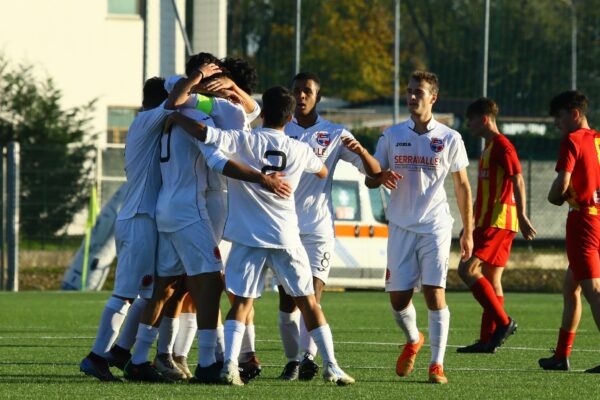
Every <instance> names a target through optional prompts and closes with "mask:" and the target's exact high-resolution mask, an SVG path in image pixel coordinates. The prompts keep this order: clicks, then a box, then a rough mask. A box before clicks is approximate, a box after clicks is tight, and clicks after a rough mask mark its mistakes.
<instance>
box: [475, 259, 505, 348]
mask: <svg viewBox="0 0 600 400" xmlns="http://www.w3.org/2000/svg"><path fill="white" fill-rule="evenodd" d="M481 272H483V276H485V278H486V279H487V280H488V281H489V282H490V283H491V284H492V287H493V288H494V293H495V294H496V298H497V299H498V302H499V303H500V305H501V306H502V307H504V289H503V288H502V273H503V272H504V267H498V266H495V265H491V264H488V263H485V262H484V263H483V267H482V270H481ZM495 330H496V321H495V320H494V316H493V315H492V313H490V312H488V311H486V310H484V311H483V314H482V316H481V331H480V338H479V341H480V342H482V343H489V342H490V341H491V339H492V335H493V334H494V331H495Z"/></svg>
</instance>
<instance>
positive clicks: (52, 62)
mask: <svg viewBox="0 0 600 400" xmlns="http://www.w3.org/2000/svg"><path fill="white" fill-rule="evenodd" d="M174 5H175V6H176V7H177V10H178V13H179V16H180V18H181V21H182V24H183V25H184V26H185V30H186V32H187V34H188V36H189V38H190V42H191V47H192V52H193V53H197V52H199V51H206V52H211V53H213V54H215V55H216V56H218V57H224V56H225V55H226V54H225V53H226V22H227V0H191V1H190V0H188V1H186V0H175V1H172V0H51V1H48V0H18V1H14V0H0V10H1V12H0V52H1V53H3V55H4V57H5V58H6V59H7V60H9V61H10V63H11V64H13V65H16V64H28V65H31V66H33V67H34V71H35V73H36V74H37V75H38V77H39V78H42V79H43V78H46V77H51V78H52V79H53V80H54V82H55V84H56V86H57V87H58V88H59V89H61V90H62V93H63V105H64V107H66V108H69V107H74V106H79V105H82V104H85V103H87V102H89V101H90V100H92V99H97V102H96V110H95V113H94V115H93V121H92V124H93V125H92V126H93V130H94V131H95V132H96V133H99V140H98V147H99V149H100V151H99V155H100V156H99V158H100V160H99V161H100V162H99V164H98V165H101V166H102V168H100V169H101V170H99V171H98V176H99V177H100V185H99V191H100V193H101V196H102V199H103V200H107V199H108V198H109V197H110V195H111V194H112V193H113V192H114V190H116V188H118V187H119V186H120V184H121V183H122V182H123V180H124V178H123V156H122V154H123V145H122V143H123V140H124V137H125V133H126V132H127V128H128V126H129V124H130V123H131V121H132V119H133V117H134V116H135V113H136V112H137V110H138V109H139V107H140V105H141V102H142V84H143V82H144V80H145V79H146V78H149V77H152V76H168V75H172V74H175V73H183V72H184V67H185V60H186V46H185V42H184V39H183V34H182V33H181V30H180V26H179V25H178V23H177V18H176V14H175V7H174ZM186 5H187V9H186Z"/></svg>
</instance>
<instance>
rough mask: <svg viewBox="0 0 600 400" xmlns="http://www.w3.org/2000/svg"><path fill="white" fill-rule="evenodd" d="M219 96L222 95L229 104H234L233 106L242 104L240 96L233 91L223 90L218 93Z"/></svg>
mask: <svg viewBox="0 0 600 400" xmlns="http://www.w3.org/2000/svg"><path fill="white" fill-rule="evenodd" d="M218 94H220V95H222V96H223V97H224V98H226V99H227V100H229V101H230V102H232V103H234V104H243V100H242V98H241V97H240V96H238V95H237V93H236V92H234V91H233V90H229V89H223V90H221V91H219V93H218Z"/></svg>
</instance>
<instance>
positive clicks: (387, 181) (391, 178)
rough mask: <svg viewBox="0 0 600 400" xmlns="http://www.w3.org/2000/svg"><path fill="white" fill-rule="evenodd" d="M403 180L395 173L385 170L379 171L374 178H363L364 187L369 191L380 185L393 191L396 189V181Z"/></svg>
mask: <svg viewBox="0 0 600 400" xmlns="http://www.w3.org/2000/svg"><path fill="white" fill-rule="evenodd" d="M402 178H403V176H402V175H400V174H399V173H397V172H396V171H391V170H389V169H388V170H385V171H381V172H380V173H378V174H375V175H374V176H366V177H365V185H366V186H367V187H368V188H369V189H374V188H377V187H379V186H381V185H383V186H385V187H386V188H388V189H390V190H394V189H397V188H398V181H399V180H401V179H402Z"/></svg>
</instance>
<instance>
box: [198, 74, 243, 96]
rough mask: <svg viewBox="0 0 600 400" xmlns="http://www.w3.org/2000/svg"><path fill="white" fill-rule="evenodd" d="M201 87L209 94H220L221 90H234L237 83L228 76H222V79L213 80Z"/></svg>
mask: <svg viewBox="0 0 600 400" xmlns="http://www.w3.org/2000/svg"><path fill="white" fill-rule="evenodd" d="M200 86H201V88H202V89H204V90H207V91H209V92H219V91H221V90H226V89H233V87H234V86H235V83H234V82H233V81H232V80H231V79H229V78H227V77H226V76H222V77H220V78H216V79H212V80H211V81H210V82H207V83H205V84H202V83H200Z"/></svg>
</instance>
